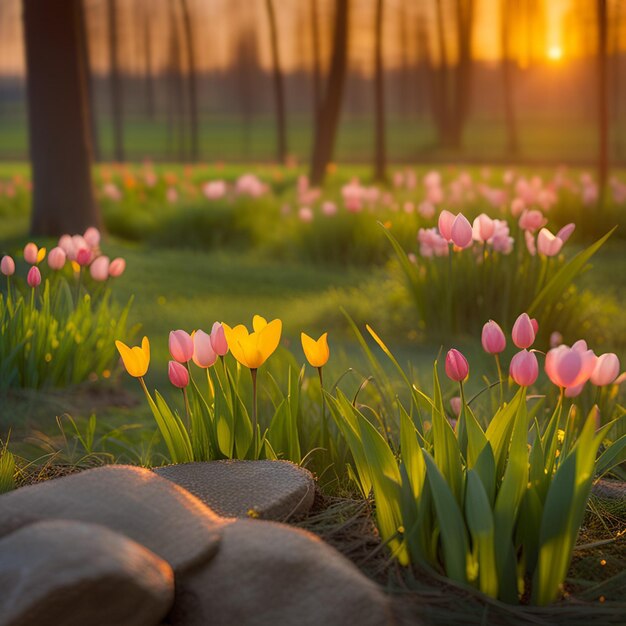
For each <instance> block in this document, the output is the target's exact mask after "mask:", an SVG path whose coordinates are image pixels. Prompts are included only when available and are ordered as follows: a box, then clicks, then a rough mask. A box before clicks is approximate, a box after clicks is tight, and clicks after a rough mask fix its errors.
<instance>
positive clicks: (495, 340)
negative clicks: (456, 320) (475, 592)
mask: <svg viewBox="0 0 626 626" xmlns="http://www.w3.org/2000/svg"><path fill="white" fill-rule="evenodd" d="M481 341H482V344H483V350H484V351H485V352H486V353H487V354H500V352H502V351H503V350H504V349H505V348H506V338H505V336H504V333H503V332H502V329H501V328H500V326H498V324H497V323H496V322H494V321H493V320H489V321H488V322H487V323H486V324H485V325H484V326H483V333H482V337H481Z"/></svg>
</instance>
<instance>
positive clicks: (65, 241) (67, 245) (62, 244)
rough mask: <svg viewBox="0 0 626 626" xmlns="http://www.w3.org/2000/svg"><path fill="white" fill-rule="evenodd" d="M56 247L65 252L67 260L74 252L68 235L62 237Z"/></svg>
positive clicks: (72, 242)
mask: <svg viewBox="0 0 626 626" xmlns="http://www.w3.org/2000/svg"><path fill="white" fill-rule="evenodd" d="M58 246H59V248H61V249H62V250H63V251H64V252H65V254H66V255H67V258H68V259H71V258H72V256H73V255H72V253H73V252H74V240H73V239H72V237H71V236H70V235H63V236H62V237H61V238H60V239H59V244H58Z"/></svg>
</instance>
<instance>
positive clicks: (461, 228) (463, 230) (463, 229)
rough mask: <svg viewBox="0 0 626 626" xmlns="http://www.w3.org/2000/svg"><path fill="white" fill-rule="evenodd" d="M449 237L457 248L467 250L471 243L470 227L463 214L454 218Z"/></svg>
mask: <svg viewBox="0 0 626 626" xmlns="http://www.w3.org/2000/svg"><path fill="white" fill-rule="evenodd" d="M450 236H451V238H452V243H454V245H455V246H457V247H459V248H467V247H468V246H469V245H470V244H471V243H472V225H471V224H470V223H469V222H468V220H467V218H466V217H465V215H463V213H459V214H458V215H457V216H456V217H455V218H454V222H452V229H451V230H450Z"/></svg>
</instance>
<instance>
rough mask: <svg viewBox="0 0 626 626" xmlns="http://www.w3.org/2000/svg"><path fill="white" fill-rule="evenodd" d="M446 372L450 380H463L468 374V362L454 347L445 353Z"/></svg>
mask: <svg viewBox="0 0 626 626" xmlns="http://www.w3.org/2000/svg"><path fill="white" fill-rule="evenodd" d="M445 367H446V374H447V375H448V378H450V379H451V380H456V381H457V382H461V381H462V380H465V379H466V378H467V376H468V374H469V363H468V362H467V359H466V358H465V357H464V356H463V355H462V354H461V353H460V352H459V351H458V350H455V349H454V348H453V349H452V350H449V351H448V354H446V364H445Z"/></svg>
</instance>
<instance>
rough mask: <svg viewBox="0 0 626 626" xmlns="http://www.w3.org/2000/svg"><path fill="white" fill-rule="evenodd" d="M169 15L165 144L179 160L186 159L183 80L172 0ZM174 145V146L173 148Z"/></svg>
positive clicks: (176, 23) (177, 29)
mask: <svg viewBox="0 0 626 626" xmlns="http://www.w3.org/2000/svg"><path fill="white" fill-rule="evenodd" d="M168 13H169V15H168V17H169V20H168V21H169V45H168V48H169V51H168V52H169V57H168V71H167V83H168V89H167V93H168V107H167V128H168V131H167V145H168V152H169V154H170V155H172V157H173V156H174V155H175V154H177V158H178V160H179V161H184V160H185V159H186V152H187V150H186V142H185V125H184V110H185V91H184V81H183V67H182V55H181V50H180V34H179V24H178V15H177V13H176V7H175V5H174V1H173V0H170V2H169V3H168ZM175 146H176V148H175Z"/></svg>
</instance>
